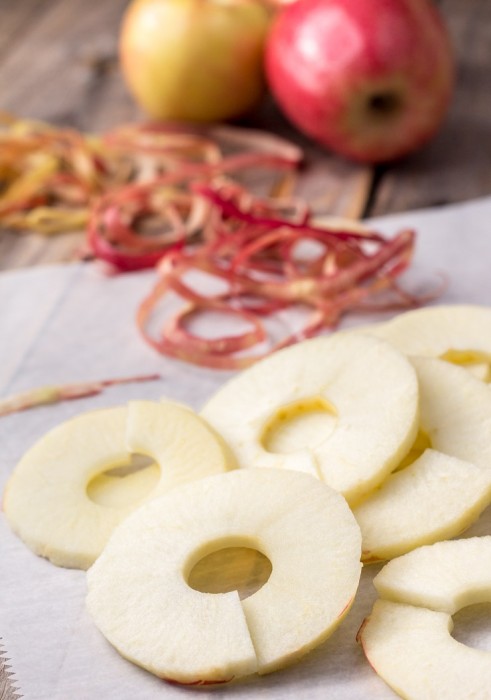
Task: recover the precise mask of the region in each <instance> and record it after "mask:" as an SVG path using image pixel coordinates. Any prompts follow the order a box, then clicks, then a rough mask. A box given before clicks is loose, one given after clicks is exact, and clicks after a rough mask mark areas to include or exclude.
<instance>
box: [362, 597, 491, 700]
mask: <svg viewBox="0 0 491 700" xmlns="http://www.w3.org/2000/svg"><path fill="white" fill-rule="evenodd" d="M452 628H453V623H452V617H451V616H450V615H449V614H448V613H444V612H438V611H435V610H429V609H427V608H418V607H414V606H412V605H405V604H402V603H393V602H391V601H388V600H378V601H377V602H376V603H375V605H374V607H373V610H372V612H371V614H370V616H369V617H368V618H367V620H365V623H364V625H363V627H362V629H361V630H360V633H359V639H360V641H361V645H362V648H363V651H364V653H365V656H366V658H367V660H368V662H369V664H370V665H371V666H372V668H373V669H374V670H375V672H376V673H377V674H378V675H379V676H380V677H381V678H382V679H383V680H384V681H385V682H386V683H387V685H389V686H390V687H391V688H392V689H393V690H394V691H395V692H396V693H398V694H399V695H400V696H401V697H403V698H406V700H433V699H434V698H445V700H472V699H473V698H480V699H481V698H482V700H487V699H488V698H489V697H490V696H489V692H488V691H489V688H491V653H490V652H486V651H482V650H480V649H473V648H471V647H468V646H466V645H465V644H461V643H460V642H458V641H457V640H455V639H454V638H453V637H452V636H451V631H452Z"/></svg>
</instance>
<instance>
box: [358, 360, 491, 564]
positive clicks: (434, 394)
mask: <svg viewBox="0 0 491 700" xmlns="http://www.w3.org/2000/svg"><path fill="white" fill-rule="evenodd" d="M410 359H411V362H412V364H413V366H414V368H415V370H416V374H417V376H418V381H419V390H420V427H421V430H422V434H423V435H424V436H426V442H427V447H428V448H430V447H433V449H428V448H427V449H424V452H423V454H422V455H421V456H420V457H419V458H418V459H416V460H415V461H414V462H413V463H412V464H410V465H409V466H407V467H405V468H404V469H402V470H401V471H396V472H395V473H394V474H391V475H390V476H388V477H387V479H386V480H385V481H384V482H383V483H382V484H381V486H380V487H379V488H378V489H377V490H376V491H375V492H374V493H372V494H369V495H368V496H367V498H366V500H365V501H364V502H363V503H361V504H359V505H358V506H357V507H355V508H354V511H353V512H354V515H355V518H356V519H357V522H358V524H359V526H360V529H361V532H362V538H363V555H362V558H363V561H365V562H374V561H381V560H383V559H390V558H391V557H394V556H399V555H401V554H404V553H405V552H408V551H409V550H411V549H414V548H415V547H418V546H420V545H423V544H431V543H433V542H436V541H438V540H442V539H447V538H450V537H455V536H456V535H458V534H460V533H461V532H462V531H463V530H465V529H466V528H468V527H469V526H470V525H471V524H472V523H473V522H474V521H475V520H477V518H478V517H479V515H480V514H481V513H482V511H483V510H484V509H485V508H486V507H487V506H488V505H489V504H490V503H491V441H490V439H489V436H490V427H491V392H490V391H489V388H488V387H487V386H486V385H484V384H483V383H482V382H481V381H479V380H478V379H476V378H475V377H473V376H472V375H471V374H470V373H469V372H467V371H465V370H463V369H462V368H460V367H456V366H453V365H451V364H449V363H448V362H443V361H442V360H437V359H434V358H427V357H426V358H424V357H419V358H410ZM423 442H424V441H423ZM424 447H425V445H423V448H424ZM410 454H411V452H410Z"/></svg>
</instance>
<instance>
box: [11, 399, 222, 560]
mask: <svg viewBox="0 0 491 700" xmlns="http://www.w3.org/2000/svg"><path fill="white" fill-rule="evenodd" d="M136 451H139V452H141V453H143V454H147V455H150V456H151V457H152V458H153V459H154V460H155V462H156V463H157V465H158V467H159V468H160V476H156V475H155V474H151V475H149V474H148V473H147V472H141V473H135V474H130V475H129V477H128V478H129V480H130V482H129V483H130V486H129V487H128V488H126V489H124V491H125V494H124V495H125V498H123V499H122V502H121V500H118V499H114V498H112V497H111V495H110V490H108V483H109V482H108V479H109V477H107V476H103V477H102V483H101V484H99V485H98V486H99V489H100V494H99V497H98V498H97V499H93V497H91V496H92V490H91V487H90V486H91V483H92V482H93V481H94V480H95V479H97V477H98V476H100V475H101V474H104V472H107V470H110V469H111V468H113V467H116V466H118V467H119V466H121V465H124V464H128V463H129V462H130V460H131V453H133V452H136ZM233 466H235V463H234V461H233V458H232V456H231V453H230V452H229V450H228V448H227V447H226V446H225V444H224V443H223V440H222V439H221V438H218V437H217V436H216V434H215V432H214V431H213V430H212V429H211V428H209V427H208V426H207V425H206V423H205V422H204V421H203V420H202V419H201V418H199V416H197V415H196V414H193V413H192V411H190V410H189V409H185V408H182V407H181V406H179V405H177V404H172V403H171V402H162V403H156V402H155V403H154V402H150V401H137V402H133V403H130V404H129V407H128V408H126V407H117V408H110V409H103V410H99V411H93V412H90V413H86V414H83V415H80V416H78V417H76V418H72V419H71V420H69V421H67V422H65V423H63V424H61V425H59V426H57V427H56V428H54V429H53V430H51V431H50V432H49V433H47V434H46V435H45V436H44V437H43V438H41V440H39V441H38V442H37V443H36V444H35V445H34V446H33V447H31V449H30V450H29V451H28V452H27V453H26V454H25V455H24V457H23V458H22V459H21V461H20V462H19V464H18V465H17V466H16V468H15V470H14V473H13V475H12V477H11V479H10V481H9V482H8V484H7V488H6V491H5V495H4V500H3V507H4V511H5V515H6V517H7V520H8V522H9V524H10V526H11V527H12V529H13V530H14V531H15V532H16V533H17V534H18V535H19V537H21V539H22V540H23V541H24V542H25V543H26V544H27V545H28V546H29V547H30V548H31V549H32V550H33V551H34V552H35V553H36V554H39V555H41V556H44V557H46V558H48V559H49V560H50V561H52V562H53V563H54V564H57V565H59V566H66V567H73V568H81V569H85V568H87V567H88V566H90V565H91V564H92V562H93V561H94V559H95V558H96V557H97V556H98V555H99V554H100V552H101V550H102V549H103V547H104V545H105V543H106V541H107V539H108V537H109V535H110V534H111V532H112V530H113V529H114V527H115V526H116V525H118V524H119V523H120V522H121V520H123V519H124V518H125V517H126V516H127V515H128V514H129V513H130V512H132V511H133V510H134V509H135V508H136V507H137V506H138V505H140V504H141V503H142V502H143V501H144V500H146V499H148V498H153V497H155V496H157V495H161V494H162V493H164V492H165V491H167V490H168V489H169V488H172V487H174V486H176V485H178V484H180V483H182V482H184V481H189V480H192V479H197V478H199V477H201V476H205V475H208V474H213V473H218V472H222V471H225V470H227V469H229V468H232V467H233ZM153 471H155V467H154V468H153ZM149 477H150V478H149ZM113 479H114V477H113ZM152 486H153V488H152ZM148 489H151V490H150V492H148ZM131 493H133V494H134V498H133V499H131V498H130V501H129V502H128V498H129V497H131Z"/></svg>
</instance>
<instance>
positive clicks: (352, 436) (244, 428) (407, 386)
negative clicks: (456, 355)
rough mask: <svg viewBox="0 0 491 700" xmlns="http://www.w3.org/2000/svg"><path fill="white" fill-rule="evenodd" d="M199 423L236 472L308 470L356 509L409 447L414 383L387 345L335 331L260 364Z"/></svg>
mask: <svg viewBox="0 0 491 700" xmlns="http://www.w3.org/2000/svg"><path fill="white" fill-rule="evenodd" d="M201 415H202V416H203V417H204V418H205V419H206V420H207V421H208V422H209V423H210V424H211V425H212V426H214V427H215V428H216V430H218V432H220V434H221V435H223V437H224V439H225V440H226V441H227V443H228V444H229V445H230V447H231V448H232V450H233V451H234V452H235V455H236V457H237V460H238V463H239V466H240V467H251V466H254V467H279V468H289V469H295V470H298V471H304V472H307V473H310V474H311V475H314V476H317V477H318V478H320V479H321V480H323V481H325V482H326V483H327V484H329V486H331V487H332V488H334V489H335V490H336V491H339V492H340V493H342V494H343V495H344V496H345V498H346V499H347V500H348V502H349V503H350V504H353V503H354V502H356V501H357V500H358V499H359V498H360V497H361V496H363V495H365V494H366V493H367V492H369V491H371V490H373V489H374V488H375V487H376V486H377V485H378V484H379V483H380V482H381V481H382V480H383V479H384V478H385V476H386V475H387V474H388V473H390V472H391V471H392V470H393V469H394V468H395V467H396V466H397V465H398V464H399V462H400V461H401V459H402V458H403V457H404V455H405V454H406V453H407V452H408V450H409V449H410V446H411V445H412V443H413V442H414V439H415V437H416V433H417V427H418V384H417V379H416V373H415V371H414V369H413V367H412V366H411V364H410V362H409V360H408V359H407V358H406V357H404V355H403V354H402V353H400V352H398V351H397V350H394V349H393V348H392V347H391V346H390V345H389V344H388V343H386V342H384V341H381V340H379V339H377V338H372V337H369V336H362V335H357V334H348V333H339V334H333V335H331V336H328V337H326V336H324V337H320V338H314V339H313V340H307V341H304V342H302V343H298V344H297V345H294V346H292V347H288V348H286V349H284V350H281V351H279V352H276V353H274V354H273V355H271V356H270V357H267V358H266V359H264V360H261V361H259V362H257V363H256V364H255V365H253V366H252V367H250V368H248V369H247V370H245V371H243V372H242V373H241V374H239V375H238V376H236V377H234V378H233V379H231V380H230V381H229V382H228V383H227V384H225V386H223V387H222V388H221V389H219V390H218V392H217V393H216V394H215V395H214V396H213V397H212V398H211V399H210V400H209V401H208V403H207V404H206V405H205V406H204V408H203V410H202V412H201Z"/></svg>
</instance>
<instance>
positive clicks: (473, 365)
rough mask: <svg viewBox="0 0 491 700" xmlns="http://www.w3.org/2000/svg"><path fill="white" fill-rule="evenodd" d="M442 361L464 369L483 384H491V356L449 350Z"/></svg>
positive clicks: (471, 351)
mask: <svg viewBox="0 0 491 700" xmlns="http://www.w3.org/2000/svg"><path fill="white" fill-rule="evenodd" d="M440 359H441V360H445V361H446V362H451V363H452V364H453V365H458V366H459V367H464V368H465V369H467V370H468V371H469V372H471V373H472V374H473V375H474V376H475V377H477V378H478V379H480V380H481V381H483V382H487V383H490V382H491V355H489V354H488V353H485V352H481V351H479V350H470V349H469V350H454V349H451V350H447V351H446V352H444V353H443V354H442V355H440Z"/></svg>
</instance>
